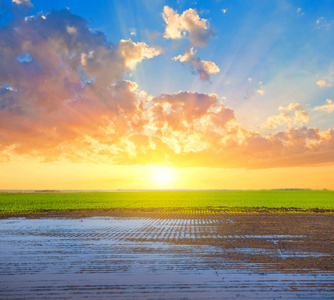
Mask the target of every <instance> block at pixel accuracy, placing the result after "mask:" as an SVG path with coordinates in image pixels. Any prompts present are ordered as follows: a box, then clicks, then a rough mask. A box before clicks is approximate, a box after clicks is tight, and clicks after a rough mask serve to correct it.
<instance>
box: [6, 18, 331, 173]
mask: <svg viewBox="0 0 334 300" xmlns="http://www.w3.org/2000/svg"><path fill="white" fill-rule="evenodd" d="M74 29H75V30H74ZM160 53H161V49H160V48H158V47H151V46H149V45H147V44H145V43H135V42H133V41H131V40H121V41H119V42H118V43H116V44H110V43H108V42H106V38H105V36H104V35H103V34H102V33H95V32H92V31H91V30H90V29H89V28H88V26H87V23H86V21H85V20H84V19H82V18H80V17H78V16H75V15H73V14H71V13H70V12H69V11H60V12H59V11H52V12H51V13H49V14H48V15H47V16H46V18H42V16H41V15H36V16H33V17H32V18H29V19H27V20H24V19H23V20H21V21H20V20H15V23H12V24H8V25H6V26H5V27H2V28H0V161H2V162H4V161H8V160H10V159H15V158H17V157H23V158H33V159H36V160H39V161H74V162H83V161H84V162H91V163H98V164H119V165H132V164H161V163H165V162H168V163H169V164H171V165H174V166H177V167H195V166H207V167H229V168H273V167H287V166H308V165H315V164H321V163H327V164H333V163H334V161H333V160H334V129H328V130H327V131H321V130H320V129H318V128H307V127H306V126H305V124H306V122H307V120H308V113H307V112H306V111H305V110H304V109H303V108H302V106H301V105H300V104H299V103H290V104H289V105H288V106H286V107H280V110H281V111H280V114H278V117H276V118H275V117H273V116H272V118H271V121H270V122H271V123H270V122H269V123H268V124H271V125H270V126H271V127H274V126H285V128H282V129H280V130H278V131H275V132H273V133H270V134H265V133H261V134H260V133H259V132H256V131H253V130H249V129H246V128H244V127H242V126H241V125H240V124H239V123H238V120H237V118H236V114H235V112H234V110H233V109H232V108H229V107H227V106H225V105H224V104H223V103H222V101H221V99H220V97H218V96H217V95H216V94H205V93H194V92H185V91H180V92H178V93H174V94H163V95H158V96H155V97H153V96H150V95H147V93H146V92H145V91H142V90H140V89H139V88H138V85H137V83H135V82H133V81H129V80H125V79H124V78H123V77H124V74H125V73H126V72H128V71H131V70H132V69H133V68H135V67H136V65H137V64H138V63H140V62H141V61H142V60H144V59H152V58H153V57H155V56H156V55H158V54H160ZM186 54H187V53H186ZM186 54H185V55H183V56H180V57H179V58H178V59H177V60H181V59H184V62H186V63H189V64H192V66H193V67H194V68H195V71H196V72H200V71H198V70H201V72H202V73H203V74H204V75H202V74H200V75H202V76H204V78H205V76H209V75H210V74H212V73H213V70H214V66H215V65H211V67H212V66H213V69H211V67H207V66H208V64H205V62H203V61H201V60H200V59H198V58H196V56H195V53H194V51H193V50H192V51H190V52H189V53H188V58H187V56H186ZM207 63H208V62H207ZM205 66H206V67H205ZM209 66H210V62H209ZM331 104H332V103H328V102H327V104H326V105H331ZM268 119H269V118H268ZM281 120H283V121H281ZM280 124H281V125H280ZM293 127H297V128H293Z"/></svg>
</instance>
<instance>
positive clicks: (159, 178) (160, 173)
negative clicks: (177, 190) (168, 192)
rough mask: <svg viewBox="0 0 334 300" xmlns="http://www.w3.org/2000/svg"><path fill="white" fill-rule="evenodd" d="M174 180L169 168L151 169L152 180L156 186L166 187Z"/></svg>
mask: <svg viewBox="0 0 334 300" xmlns="http://www.w3.org/2000/svg"><path fill="white" fill-rule="evenodd" d="M174 178H175V175H174V170H173V169H171V168H166V167H155V168H154V169H153V174H152V179H153V181H154V182H155V183H156V184H158V185H168V184H170V183H171V182H172V181H173V180H174Z"/></svg>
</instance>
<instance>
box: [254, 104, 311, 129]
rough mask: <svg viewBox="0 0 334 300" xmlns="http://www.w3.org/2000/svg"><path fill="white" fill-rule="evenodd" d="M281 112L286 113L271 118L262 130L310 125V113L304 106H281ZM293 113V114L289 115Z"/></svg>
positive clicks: (262, 126)
mask: <svg viewBox="0 0 334 300" xmlns="http://www.w3.org/2000/svg"><path fill="white" fill-rule="evenodd" d="M279 110H282V111H284V112H282V113H280V114H278V115H272V116H269V117H268V119H267V122H266V123H264V124H262V125H261V126H260V127H261V128H268V129H276V128H278V127H280V126H287V127H288V128H291V127H292V126H295V125H297V126H300V125H301V126H302V125H304V124H306V123H308V120H309V113H307V112H306V111H305V110H304V109H303V106H302V105H301V104H299V103H290V104H289V105H288V106H286V107H283V106H280V107H279ZM288 112H291V113H288Z"/></svg>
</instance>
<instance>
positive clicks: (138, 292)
mask: <svg viewBox="0 0 334 300" xmlns="http://www.w3.org/2000/svg"><path fill="white" fill-rule="evenodd" d="M333 221H334V215H333V214H268V213H267V214H266V213H258V214H255V213H254V214H228V213H224V212H220V211H219V210H201V209H199V210H189V209H188V210H186V209H178V210H168V209H160V210H159V209H152V210H149V209H146V210H134V209H133V210H131V209H128V210H126V209H124V210H114V211H109V212H108V213H106V212H95V215H94V213H92V212H90V213H87V212H86V213H85V212H80V211H79V212H76V213H71V214H70V215H67V214H66V213H62V214H59V215H57V214H56V215H55V216H52V217H38V218H37V217H36V218H4V219H1V220H0V298H1V299H69V298H71V299H85V298H86V299H93V298H94V299H131V298H137V299H233V298H244V299H280V298H282V299H333V297H334V283H333V282H334V259H333V248H334V247H333V245H334V243H333V240H334V237H333V228H334V222H333Z"/></svg>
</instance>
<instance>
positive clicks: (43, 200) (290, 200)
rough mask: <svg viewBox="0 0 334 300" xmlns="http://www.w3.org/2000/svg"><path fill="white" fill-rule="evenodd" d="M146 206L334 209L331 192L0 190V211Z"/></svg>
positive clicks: (28, 211)
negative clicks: (54, 191)
mask: <svg viewBox="0 0 334 300" xmlns="http://www.w3.org/2000/svg"><path fill="white" fill-rule="evenodd" d="M149 207H229V208H234V207H242V208H249V207H268V208H281V207H286V208H290V207H295V208H300V209H314V208H319V209H331V210H333V209H334V191H303V190H301V191H150V192H87V193H0V214H8V213H30V212H38V211H40V210H68V209H108V208H149Z"/></svg>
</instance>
